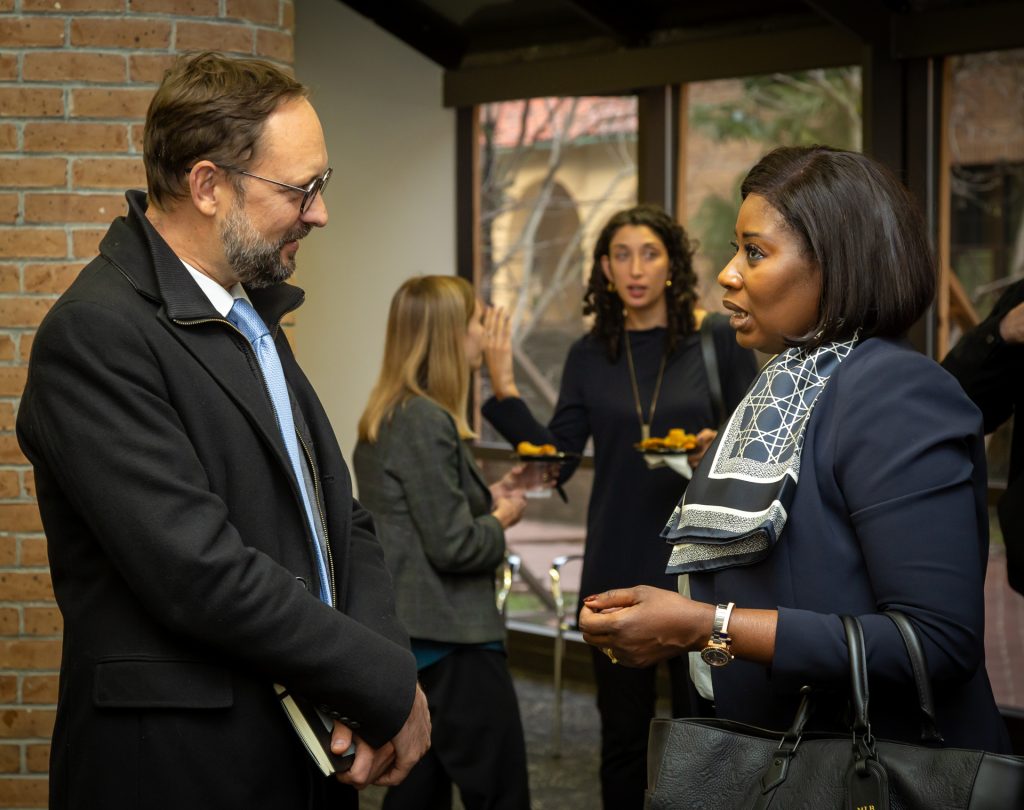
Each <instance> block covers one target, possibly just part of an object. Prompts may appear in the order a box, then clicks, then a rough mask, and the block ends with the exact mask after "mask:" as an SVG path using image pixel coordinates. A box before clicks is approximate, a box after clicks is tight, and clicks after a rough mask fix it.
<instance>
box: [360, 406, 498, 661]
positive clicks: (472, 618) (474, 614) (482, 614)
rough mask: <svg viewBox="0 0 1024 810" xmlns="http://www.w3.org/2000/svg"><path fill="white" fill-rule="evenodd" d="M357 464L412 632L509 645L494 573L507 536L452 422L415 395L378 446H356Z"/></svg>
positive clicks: (402, 615)
mask: <svg viewBox="0 0 1024 810" xmlns="http://www.w3.org/2000/svg"><path fill="white" fill-rule="evenodd" d="M353 466H354V468H355V474H356V480H357V481H358V484H359V499H360V501H361V502H362V504H363V506H365V507H366V508H367V509H369V510H370V512H371V513H372V514H373V517H374V520H375V521H376V524H377V536H378V538H379V539H380V543H381V546H383V548H384V557H385V560H386V561H387V565H388V569H389V570H390V571H391V576H392V577H393V579H394V584H395V598H396V602H397V606H398V618H399V620H400V621H401V622H402V624H403V625H404V626H405V629H406V630H407V631H408V633H409V635H410V636H412V637H413V638H414V639H424V640H430V641H442V642H449V643H456V644H479V643H484V642H489V641H500V640H502V639H504V637H505V626H504V622H503V621H502V618H501V615H500V614H499V613H498V610H497V608H496V607H495V604H494V596H495V594H494V576H495V569H496V568H497V567H498V566H499V565H500V564H501V561H502V559H503V557H504V553H505V532H504V530H503V529H502V527H501V524H500V523H499V522H498V519H497V518H495V517H494V516H493V515H491V513H490V512H491V493H490V490H489V489H488V488H487V484H486V483H484V480H483V478H482V477H481V475H480V470H479V469H478V468H477V466H476V463H475V462H474V460H473V457H472V456H471V455H470V453H469V450H468V448H467V447H466V444H465V442H464V441H463V440H462V439H460V438H459V434H458V431H457V430H456V428H455V422H454V420H453V419H452V418H451V416H450V415H449V414H448V413H447V412H445V411H444V409H442V408H441V407H440V406H439V405H437V404H436V403H434V402H432V401H430V400H428V399H425V398H423V397H413V398H411V399H410V400H408V401H407V402H406V403H405V404H404V405H401V406H399V407H398V408H396V409H395V411H394V413H393V414H392V415H391V419H390V421H389V422H385V423H383V424H382V425H381V429H380V435H379V437H378V439H377V442H376V443H375V444H367V443H366V442H362V441H360V442H359V443H358V444H357V445H356V449H355V453H354V455H353Z"/></svg>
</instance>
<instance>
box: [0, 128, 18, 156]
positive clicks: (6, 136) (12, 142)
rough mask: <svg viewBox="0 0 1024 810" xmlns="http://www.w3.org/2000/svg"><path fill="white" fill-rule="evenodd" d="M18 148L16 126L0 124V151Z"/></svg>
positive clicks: (10, 150) (11, 150)
mask: <svg viewBox="0 0 1024 810" xmlns="http://www.w3.org/2000/svg"><path fill="white" fill-rule="evenodd" d="M17 148H18V128H17V127H16V126H14V124H0V152H13V151H15V150H16V149H17Z"/></svg>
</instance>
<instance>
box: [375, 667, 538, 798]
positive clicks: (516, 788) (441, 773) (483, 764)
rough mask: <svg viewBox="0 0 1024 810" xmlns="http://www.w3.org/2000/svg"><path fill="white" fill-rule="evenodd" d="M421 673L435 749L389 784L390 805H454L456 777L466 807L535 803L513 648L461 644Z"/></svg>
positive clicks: (431, 743)
mask: <svg viewBox="0 0 1024 810" xmlns="http://www.w3.org/2000/svg"><path fill="white" fill-rule="evenodd" d="M419 678H420V685H421V686H422V687H423V691H424V693H425V694H426V696H427V704H428V705H429V706H430V722H431V733H430V750H429V751H427V754H426V756H425V757H424V758H423V759H422V760H420V762H419V763H418V764H417V765H416V766H414V767H413V769H412V770H411V771H410V772H409V776H408V777H406V779H405V781H404V782H402V784H400V785H398V786H397V787H393V788H391V789H390V790H388V792H387V794H386V795H385V797H384V810H427V809H428V808H429V810H450V808H451V806H452V784H453V783H454V784H455V785H457V786H458V788H459V794H460V797H461V799H462V804H463V805H464V806H465V808H466V810H492V808H494V809H495V810H529V807H530V789H529V784H528V781H527V776H526V743H525V741H524V740H523V724H522V721H521V720H520V719H519V704H518V702H517V701H516V693H515V689H514V688H513V686H512V676H511V675H509V671H508V664H507V662H506V658H505V655H504V654H503V653H500V652H496V651H494V650H480V649H464V650H457V651H456V652H453V653H449V654H448V655H446V656H445V657H444V658H442V659H441V660H440V661H438V662H437V663H435V664H431V665H430V666H429V667H426V668H425V669H422V670H420V674H419Z"/></svg>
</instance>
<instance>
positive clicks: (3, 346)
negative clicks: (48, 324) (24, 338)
mask: <svg viewBox="0 0 1024 810" xmlns="http://www.w3.org/2000/svg"><path fill="white" fill-rule="evenodd" d="M16 354H17V351H16V347H15V345H14V338H12V337H11V336H10V335H2V334H0V361H2V362H5V363H9V362H11V361H12V360H14V359H15V355H16ZM3 475H4V474H3V471H0V498H2V497H4V494H3V491H4V489H3Z"/></svg>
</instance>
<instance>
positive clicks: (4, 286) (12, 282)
mask: <svg viewBox="0 0 1024 810" xmlns="http://www.w3.org/2000/svg"><path fill="white" fill-rule="evenodd" d="M18 278H19V276H18V265H16V264H0V292H17V291H18V290H20V289H21V285H20V282H19V280H18ZM2 429H3V428H0V430H2Z"/></svg>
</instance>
